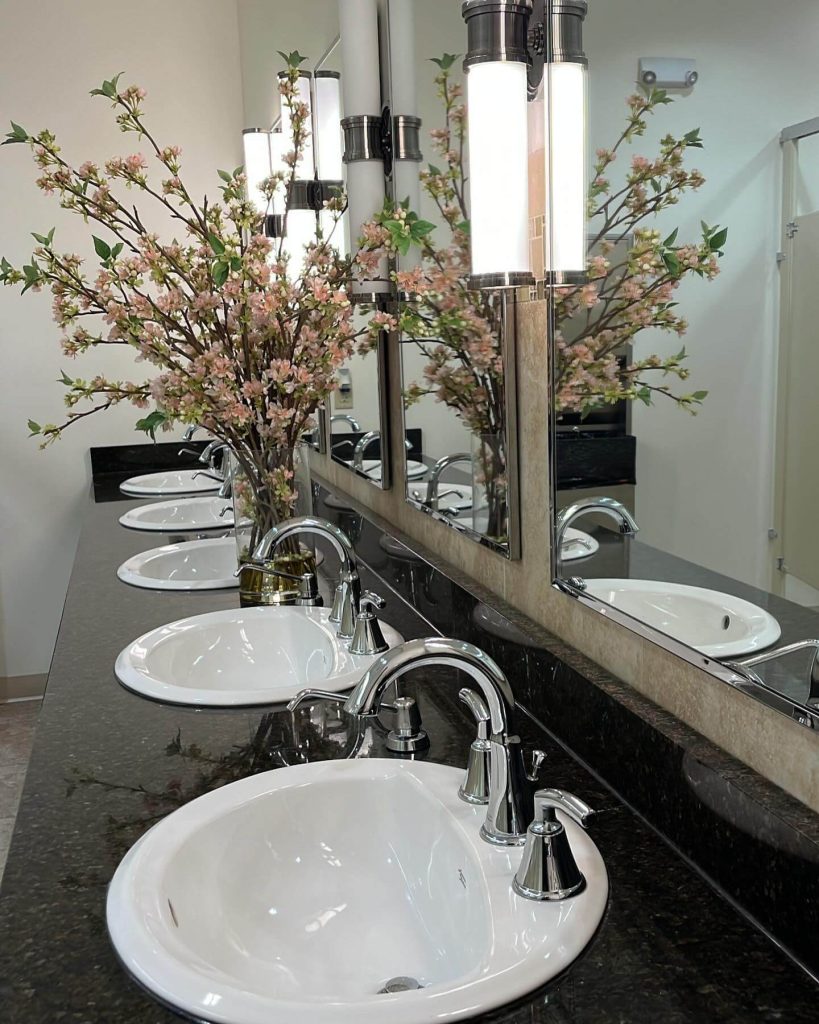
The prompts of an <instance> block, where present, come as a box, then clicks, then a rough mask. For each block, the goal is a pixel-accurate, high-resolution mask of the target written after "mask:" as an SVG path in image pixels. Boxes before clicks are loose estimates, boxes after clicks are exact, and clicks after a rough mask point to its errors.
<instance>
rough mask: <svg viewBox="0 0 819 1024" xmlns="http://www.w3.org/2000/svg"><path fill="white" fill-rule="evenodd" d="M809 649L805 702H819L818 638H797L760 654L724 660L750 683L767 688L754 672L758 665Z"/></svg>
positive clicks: (726, 664) (727, 665) (727, 666)
mask: <svg viewBox="0 0 819 1024" xmlns="http://www.w3.org/2000/svg"><path fill="white" fill-rule="evenodd" d="M806 650H811V651H812V652H813V653H812V654H811V659H810V665H809V666H808V678H807V682H808V686H809V690H808V698H807V701H806V703H807V704H814V703H816V702H819V640H798V641H797V642H796V643H793V644H786V645H785V646H784V647H777V648H776V649H775V650H773V651H763V653H762V654H755V655H753V656H752V657H750V658H740V659H738V660H736V661H726V662H724V664H725V666H726V668H730V669H731V670H732V671H733V672H736V673H737V674H738V675H741V676H742V677H743V678H745V679H747V680H748V681H749V682H751V683H755V684H757V685H758V686H763V687H765V688H767V683H765V681H764V680H763V679H762V677H761V676H760V675H759V674H758V673H757V672H754V669H755V668H756V667H757V666H759V665H765V664H766V663H768V662H770V661H777V660H778V659H779V658H785V657H787V655H789V654H794V653H796V652H797V651H806Z"/></svg>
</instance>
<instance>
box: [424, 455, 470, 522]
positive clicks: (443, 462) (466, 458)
mask: <svg viewBox="0 0 819 1024" xmlns="http://www.w3.org/2000/svg"><path fill="white" fill-rule="evenodd" d="M457 462H469V463H471V462H472V456H471V455H470V454H469V452H454V453H453V454H452V455H445V456H444V457H443V458H442V459H438V461H437V462H436V463H435V465H434V466H433V467H432V469H431V470H430V474H429V482H428V483H427V500H426V504H427V505H428V506H429V507H430V508H431V509H432V510H433V511H435V512H437V511H438V502H439V500H440V495H439V493H438V488H439V485H440V482H441V474H442V473H443V472H444V470H445V469H447V468H448V467H449V466H454V465H455V464H456V463H457Z"/></svg>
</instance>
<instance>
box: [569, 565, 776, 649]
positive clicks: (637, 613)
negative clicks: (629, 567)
mask: <svg viewBox="0 0 819 1024" xmlns="http://www.w3.org/2000/svg"><path fill="white" fill-rule="evenodd" d="M586 584H587V589H586V593H588V594H591V595H592V597H596V598H598V599H599V600H600V601H604V602H605V603H606V604H610V605H613V606H614V607H615V608H618V609H619V610H620V611H622V612H625V613H626V614H627V615H632V616H633V617H634V618H635V619H639V620H640V621H641V622H645V623H646V624H647V625H649V626H653V627H654V628H655V629H658V630H660V632H662V633H667V634H668V635H669V636H671V637H674V639H675V640H680V641H681V642H682V643H684V644H688V646H689V647H693V648H695V650H698V651H700V652H701V653H702V654H705V655H708V657H710V658H735V657H737V656H738V655H740V654H751V653H752V652H754V651H761V650H763V649H764V648H765V647H770V645H771V644H774V643H776V641H777V640H778V639H779V637H780V634H781V630H780V628H779V623H778V622H777V621H776V619H775V618H774V617H773V616H772V615H769V614H768V612H766V611H765V610H764V609H762V608H758V607H757V606H756V605H754V604H750V603H749V602H748V601H743V600H741V599H740V598H738V597H732V596H731V595H730V594H720V593H718V592H717V591H715V590H704V589H703V588H702V587H689V586H685V585H684V584H681V583H663V582H655V581H654V580H602V579H601V580H586Z"/></svg>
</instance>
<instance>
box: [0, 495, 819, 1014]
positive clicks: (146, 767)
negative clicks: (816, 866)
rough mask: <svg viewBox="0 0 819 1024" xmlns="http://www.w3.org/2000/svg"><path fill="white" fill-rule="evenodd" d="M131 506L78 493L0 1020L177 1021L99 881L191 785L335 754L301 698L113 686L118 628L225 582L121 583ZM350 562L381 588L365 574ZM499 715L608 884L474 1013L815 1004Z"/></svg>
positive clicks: (608, 797)
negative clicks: (124, 947)
mask: <svg viewBox="0 0 819 1024" xmlns="http://www.w3.org/2000/svg"><path fill="white" fill-rule="evenodd" d="M137 504H140V502H139V501H134V500H130V501H128V502H127V503H125V502H123V503H99V504H95V503H93V502H91V503H90V504H89V508H88V512H87V516H86V521H85V525H84V529H83V533H82V537H81V540H80V544H79V549H78V552H77V558H76V562H75V566H74V571H73V575H72V578H71V585H70V588H69V591H68V595H67V599H66V605H65V612H64V615H63V620H62V626H61V629H60V634H59V637H58V640H57V646H56V650H55V654H54V660H53V663H52V667H51V673H50V676H49V683H48V690H47V693H46V697H45V701H44V704H43V708H42V712H41V715H40V720H39V723H38V727H37V733H36V738H35V743H34V750H33V755H32V759H31V764H30V767H29V770H28V775H27V778H26V784H25V790H24V793H23V798H22V802H21V806H20V811H19V816H18V819H17V825H16V829H15V832H14V836H13V839H12V844H11V850H10V856H9V860H8V864H7V867H6V872H5V876H4V878H3V885H2V890H0V1006H1V1007H2V1013H1V1014H0V1019H1V1020H2V1022H3V1024H58V1022H74V1024H164V1022H171V1021H173V1020H175V1019H177V1018H176V1017H175V1015H174V1014H172V1013H171V1012H170V1011H169V1010H167V1009H165V1008H163V1007H161V1006H159V1005H158V1004H156V1003H155V1002H154V1001H153V1000H152V999H151V998H150V996H148V995H147V994H146V993H144V992H143V991H142V990H141V989H139V988H138V987H137V986H136V985H135V984H134V983H133V982H132V981H131V980H130V979H129V978H128V976H127V975H126V974H125V972H124V971H123V969H122V968H121V967H120V965H119V964H118V962H117V960H116V958H115V956H114V953H113V951H112V949H111V946H110V944H109V941H108V937H107V934H106V927H105V894H106V886H107V883H108V881H109V880H110V878H111V876H112V874H113V872H114V870H115V868H116V866H117V864H118V862H119V860H120V858H121V857H122V855H123V854H124V852H125V851H126V850H127V849H128V847H129V846H130V845H131V844H132V843H133V842H135V841H136V839H137V838H138V837H139V836H140V835H141V834H142V833H143V832H144V831H145V830H146V829H147V828H149V827H150V825H151V824H152V823H153V822H155V821H157V820H158V819H159V818H161V817H162V816H163V815H165V814H167V813H169V812H170V811H172V810H173V809H174V808H175V807H178V806H179V805H180V804H182V803H184V802H186V801H187V800H190V799H192V798H193V797H195V796H196V795H198V794H201V793H203V792H205V791H207V790H209V789H212V788H215V787H216V786H219V785H223V784H225V783H226V782H229V781H231V780H233V779H236V778H239V777H242V776H244V775H247V774H250V773H253V772H257V771H262V770H267V769H274V768H278V767H281V766H282V765H286V764H292V763H297V762H300V761H303V760H305V759H314V758H326V757H333V756H335V757H338V756H344V753H345V750H344V745H343V744H341V745H340V744H339V742H338V736H337V734H333V735H332V736H331V735H330V734H329V732H328V731H327V730H326V728H325V726H324V724H323V718H322V715H321V714H320V713H319V714H316V712H315V709H312V710H311V708H310V707H305V708H303V709H302V710H300V712H299V713H298V716H297V717H296V719H295V720H294V719H293V718H292V717H291V716H290V715H288V714H287V713H285V712H283V711H282V710H281V709H274V708H270V709H267V708H261V709H260V708H256V709H252V710H225V711H220V710H206V709H192V708H180V707H173V706H163V705H161V704H157V703H152V702H151V701H148V700H145V699H142V698H140V697H139V696H137V695H136V694H133V693H130V692H129V691H127V690H125V689H123V688H122V687H121V686H120V685H119V684H118V683H117V681H116V679H115V678H114V674H113V664H114V659H115V657H116V655H117V653H118V652H119V651H120V649H121V648H122V647H124V646H125V645H126V644H127V643H129V642H130V641H131V640H133V639H134V638H135V637H136V636H138V635H139V634H141V633H143V632H145V631H146V630H149V629H152V628H154V627H156V626H159V625H161V624H163V623H166V622H170V621H172V620H174V619H178V618H181V617H184V616H187V615H192V614H197V613H201V612H207V611H212V610H215V609H220V608H227V607H232V606H235V605H236V603H237V601H238V598H237V596H236V593H235V592H229V591H228V592H225V591H223V592H200V593H188V594H186V593H174V592H163V593H155V592H152V591H148V590H140V589H136V588H131V587H129V586H127V585H125V584H123V583H121V582H120V581H119V580H118V579H117V578H116V575H115V573H116V568H117V566H118V565H119V564H120V563H121V562H122V561H123V560H124V559H125V558H127V557H129V556H130V555H132V554H134V553H135V552H137V551H140V550H144V549H146V548H149V547H152V546H155V545H156V544H157V543H158V539H157V538H156V537H155V536H154V537H152V536H150V535H147V534H140V533H134V532H131V531H128V530H125V529H123V528H122V527H121V526H119V524H118V523H117V517H118V516H119V515H120V514H121V512H122V511H123V510H124V509H125V508H128V507H134V506H136V505H137ZM330 561H331V560H330V559H329V558H328V562H330ZM362 575H364V576H365V580H364V582H365V583H366V584H367V585H368V586H374V587H375V589H379V588H380V586H381V581H380V580H378V578H376V577H374V576H372V575H371V574H370V573H369V571H368V570H366V569H364V571H363V573H362ZM382 592H385V591H384V590H383V589H382ZM384 618H385V620H386V621H388V622H390V623H391V624H392V625H393V626H395V628H397V629H398V630H399V631H401V632H402V633H403V634H404V636H405V637H407V638H409V637H413V636H420V635H429V633H430V627H429V626H428V625H427V624H426V623H425V622H424V621H423V620H422V619H421V618H420V617H419V616H418V615H417V614H416V613H415V612H414V611H413V610H412V609H411V608H410V607H409V606H408V605H406V604H404V603H403V602H402V601H401V600H400V599H399V598H398V597H397V596H396V595H395V594H390V601H389V605H388V608H387V610H386V611H385V613H384ZM429 676H430V678H429V679H428V680H427V684H426V685H420V686H418V687H417V689H416V693H417V696H418V699H419V704H420V706H421V710H422V714H423V718H424V723H425V727H426V729H427V730H428V732H429V734H430V737H431V740H432V746H431V750H430V752H429V757H430V758H432V759H433V760H436V761H442V762H446V763H450V764H455V765H463V764H465V760H466V752H467V749H468V745H469V743H470V741H471V739H472V734H473V728H474V727H473V726H472V725H471V724H470V723H469V721H468V720H467V717H466V712H465V710H464V709H463V708H462V707H461V705H460V704H459V703H458V701H457V689H458V685H459V684H458V679H457V673H454V672H451V671H449V670H446V669H437V670H435V672H434V674H433V673H429ZM408 689H409V690H412V689H414V687H413V683H412V681H410V683H409V685H408ZM518 725H519V728H520V731H521V733H522V736H523V739H524V742H525V743H526V745H527V746H528V747H530V748H531V747H540V748H543V749H544V750H545V751H546V754H547V760H546V762H545V770H544V773H543V781H544V783H546V784H549V785H553V786H559V787H561V788H565V789H567V790H569V791H571V792H574V793H577V794H578V795H579V796H581V797H583V798H584V799H585V800H587V801H588V802H589V803H590V804H592V806H594V807H595V808H597V809H598V810H599V812H600V813H599V814H598V815H597V816H596V818H595V819H594V821H593V824H592V826H591V830H590V832H591V835H592V836H593V838H594V840H595V842H596V843H597V844H598V846H599V848H600V850H601V852H602V854H603V857H604V859H605V862H606V865H607V868H608V871H609V875H610V882H611V900H610V905H609V908H608V911H607V914H606V916H605V918H604V921H603V924H602V925H601V928H600V930H599V932H598V934H597V936H596V938H595V939H594V940H593V942H592V943H591V945H590V947H589V948H588V949H587V951H586V953H585V954H584V955H583V957H582V958H581V959H580V960H578V961H577V962H576V963H575V964H574V966H573V967H572V968H571V969H570V970H569V971H568V972H567V974H566V975H564V976H563V978H562V979H560V980H559V981H558V983H556V984H553V985H551V986H550V987H549V988H547V989H544V990H540V991H538V992H536V993H534V994H532V995H531V996H529V997H527V998H526V999H525V1000H522V1001H521V1002H519V1003H517V1004H515V1005H514V1006H510V1007H508V1008H506V1009H504V1010H502V1011H499V1012H497V1013H494V1014H492V1015H491V1016H488V1017H483V1018H481V1019H482V1020H484V1021H487V1022H490V1021H491V1022H495V1024H565V1022H576V1024H615V1022H617V1024H626V1022H640V1024H649V1022H650V1024H709V1022H724V1024H728V1022H731V1024H739V1022H744V1021H748V1022H768V1021H770V1022H773V1021H787V1022H788V1024H801V1022H808V1021H811V1022H813V1021H816V1020H817V1016H818V1015H819V1010H817V1007H819V986H817V985H816V984H815V983H814V982H813V981H812V980H811V978H810V977H809V976H808V975H807V974H806V973H805V972H804V971H803V970H801V969H800V968H799V967H797V966H796V965H795V964H794V962H793V961H791V960H790V959H789V958H788V957H787V956H785V955H784V954H783V953H782V952H781V951H780V950H779V949H778V948H777V947H776V946H775V945H774V944H773V943H772V942H770V941H769V940H768V939H767V938H766V937H765V936H764V935H763V934H762V933H761V932H760V931H758V930H757V929H756V928H755V927H753V926H752V925H751V924H749V923H748V922H747V921H746V920H745V919H744V918H743V917H742V916H741V915H740V914H739V913H738V912H737V911H736V910H735V909H734V908H733V907H732V906H731V905H730V904H729V903H728V902H727V901H726V900H724V899H723V898H722V897H721V896H719V895H718V893H717V892H716V891H714V890H713V889H712V888H711V887H710V886H709V885H708V884H707V883H706V882H705V881H703V879H702V878H701V877H700V876H699V875H698V874H697V873H695V872H694V871H693V870H692V869H691V868H690V867H689V866H688V865H687V864H686V862H685V861H684V860H683V859H681V858H680V857H679V856H678V855H677V854H676V853H675V852H674V851H673V850H672V849H671V848H670V847H669V846H667V845H666V844H665V843H664V842H663V841H662V840H661V839H660V838H659V837H658V835H657V833H655V832H654V831H652V830H651V829H650V828H648V827H647V826H646V825H645V824H644V823H643V821H642V820H641V819H640V818H638V817H637V816H636V815H635V814H634V813H632V812H631V811H630V810H629V808H628V807H627V806H626V805H624V804H623V803H621V802H620V801H619V799H618V798H617V797H616V796H615V795H614V794H613V793H612V792H611V791H610V790H608V789H607V788H606V787H605V786H604V785H603V784H602V783H601V782H600V781H598V780H597V779H596V778H595V777H593V776H592V775H591V774H590V773H589V772H588V771H586V770H585V769H584V768H583V767H582V766H581V764H580V763H579V762H578V761H577V760H576V759H575V758H574V757H573V756H571V755H570V754H569V753H568V752H566V750H565V749H564V748H563V747H562V746H561V745H560V744H559V743H558V742H555V741H553V740H552V739H551V738H550V737H549V736H548V735H547V734H546V733H544V732H543V731H542V729H541V728H539V727H538V726H537V725H536V724H535V723H534V722H533V721H530V720H528V719H527V717H526V716H525V715H523V714H521V715H520V721H519V723H518ZM375 753H384V751H383V750H378V749H376V751H375ZM623 757H628V752H627V751H623ZM763 883H764V879H760V884H763Z"/></svg>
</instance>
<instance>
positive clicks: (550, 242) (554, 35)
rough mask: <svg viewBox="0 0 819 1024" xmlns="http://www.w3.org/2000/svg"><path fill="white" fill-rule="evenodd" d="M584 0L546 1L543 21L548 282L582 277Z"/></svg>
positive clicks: (573, 281) (572, 281)
mask: <svg viewBox="0 0 819 1024" xmlns="http://www.w3.org/2000/svg"><path fill="white" fill-rule="evenodd" d="M587 13H588V4H587V3H586V0H547V2H546V17H545V19H544V29H545V31H544V53H543V59H544V62H545V67H544V89H545V97H544V99H545V102H544V104H543V109H544V111H545V116H546V119H547V125H546V143H547V144H546V189H547V195H548V196H549V200H550V202H549V211H548V218H549V229H548V232H547V237H546V281H547V283H549V284H557V285H559V284H579V283H582V282H583V281H584V280H585V277H586V204H587V153H586V135H587V109H586V107H587V76H588V61H587V59H586V55H585V53H584V52H583V20H584V19H585V17H586V14H587Z"/></svg>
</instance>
